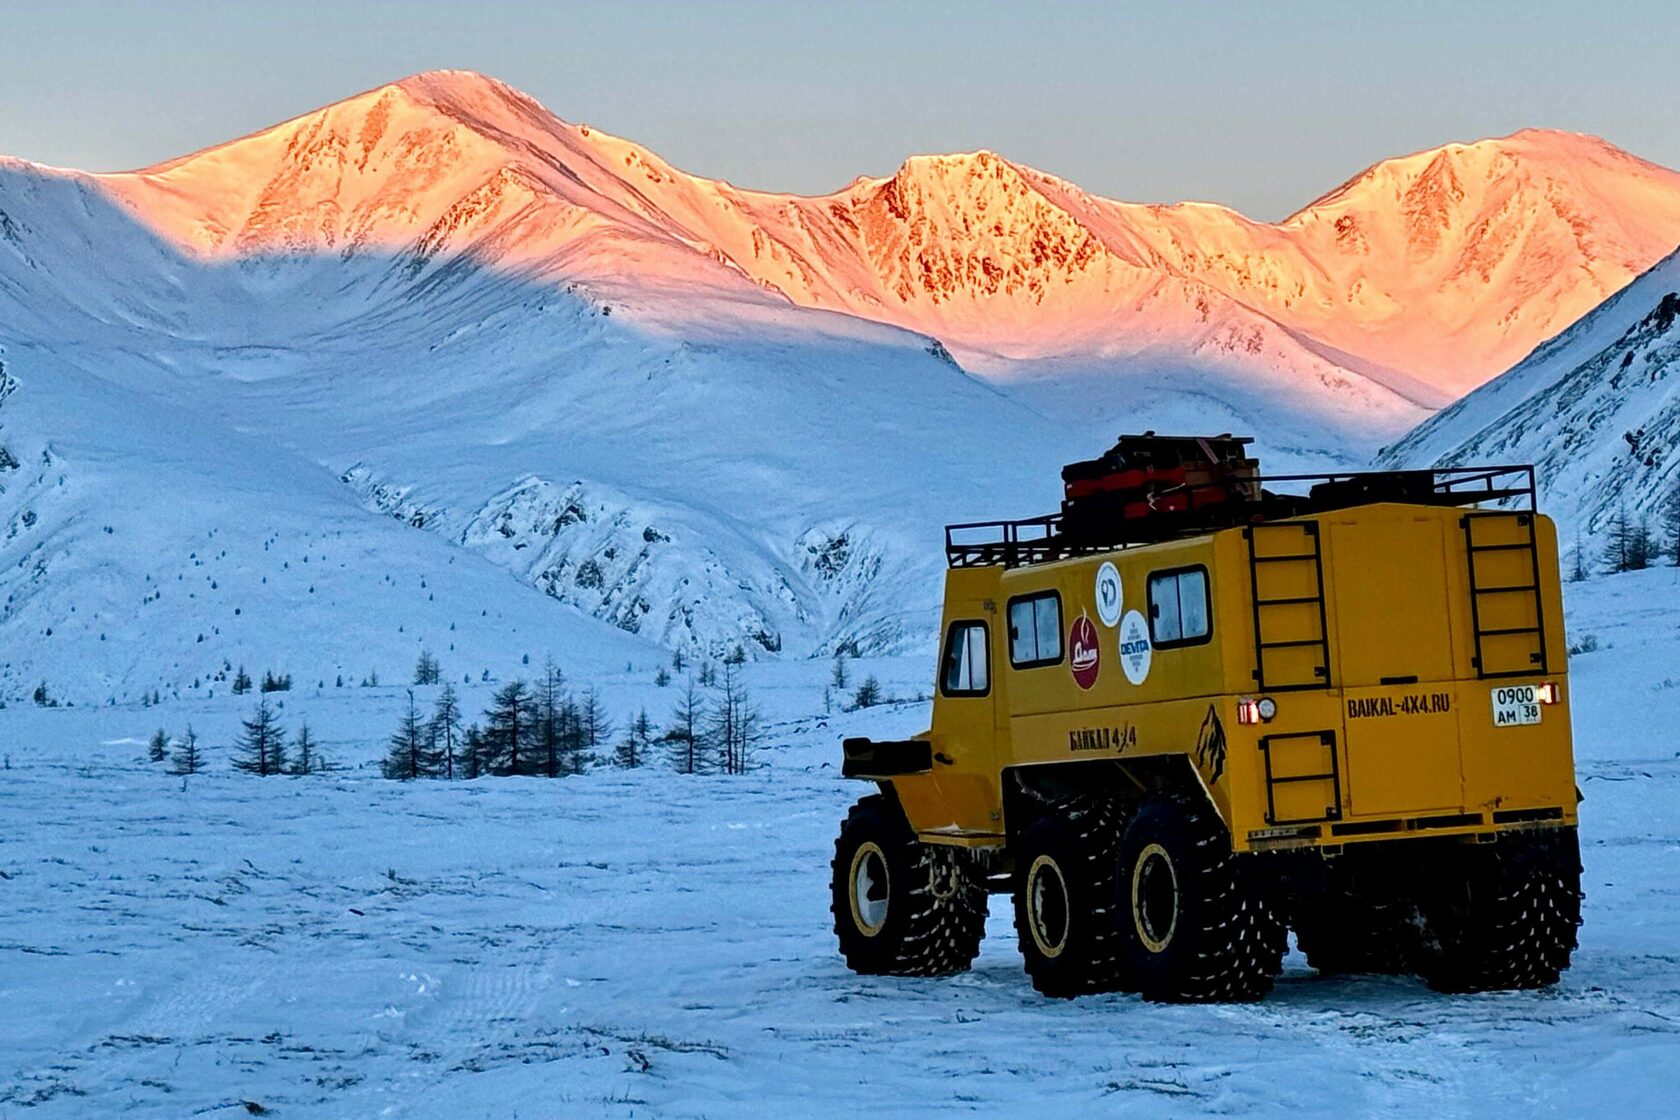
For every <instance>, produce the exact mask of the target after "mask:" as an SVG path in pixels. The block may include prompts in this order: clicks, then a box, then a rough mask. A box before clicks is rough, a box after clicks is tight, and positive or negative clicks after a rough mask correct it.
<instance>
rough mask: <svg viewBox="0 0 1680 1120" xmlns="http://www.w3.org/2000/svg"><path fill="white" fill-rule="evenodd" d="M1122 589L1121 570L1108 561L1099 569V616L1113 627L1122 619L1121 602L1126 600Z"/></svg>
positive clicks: (1107, 624) (1104, 622)
mask: <svg viewBox="0 0 1680 1120" xmlns="http://www.w3.org/2000/svg"><path fill="white" fill-rule="evenodd" d="M1124 601H1125V600H1124V595H1123V594H1122V592H1121V590H1120V572H1119V570H1118V569H1117V568H1115V566H1114V565H1113V564H1111V563H1109V562H1107V561H1104V562H1103V566H1102V567H1100V568H1098V569H1097V617H1098V618H1100V619H1102V624H1103V625H1104V626H1108V627H1113V626H1114V624H1115V623H1117V622H1119V621H1120V604H1121V603H1122V602H1124Z"/></svg>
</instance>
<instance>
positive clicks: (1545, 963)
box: [1419, 828, 1584, 993]
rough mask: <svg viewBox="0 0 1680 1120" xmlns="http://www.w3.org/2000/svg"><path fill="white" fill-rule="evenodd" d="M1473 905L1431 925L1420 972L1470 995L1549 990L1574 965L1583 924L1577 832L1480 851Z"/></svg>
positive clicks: (1444, 988) (1506, 841)
mask: <svg viewBox="0 0 1680 1120" xmlns="http://www.w3.org/2000/svg"><path fill="white" fill-rule="evenodd" d="M1476 855H1477V857H1478V858H1476V859H1475V860H1474V861H1473V862H1472V865H1471V868H1470V873H1469V879H1468V884H1467V886H1468V899H1469V905H1468V906H1467V907H1466V908H1465V909H1464V911H1463V912H1461V913H1459V914H1457V915H1456V916H1455V917H1454V919H1452V920H1446V921H1443V920H1440V919H1436V920H1434V921H1431V922H1426V926H1428V927H1431V928H1429V930H1428V935H1427V936H1426V938H1425V941H1426V948H1425V950H1424V952H1423V954H1422V958H1423V959H1422V961H1421V965H1420V969H1419V971H1420V973H1421V974H1422V976H1423V978H1424V980H1425V982H1427V983H1428V984H1429V986H1430V987H1431V988H1434V989H1435V990H1437V991H1441V992H1452V993H1467V992H1489V991H1510V990H1525V989H1534V988H1545V987H1549V986H1551V985H1553V984H1556V983H1557V982H1558V979H1559V976H1560V974H1561V973H1562V972H1563V971H1564V970H1565V969H1567V968H1568V967H1569V962H1570V958H1571V956H1572V954H1573V953H1574V951H1575V949H1576V947H1577V941H1578V937H1577V930H1578V929H1579V928H1580V925H1581V902H1582V899H1583V897H1584V896H1583V895H1582V893H1581V853H1580V846H1579V840H1578V838H1577V836H1576V832H1575V830H1574V829H1573V828H1560V829H1555V830H1552V831H1550V832H1544V833H1529V834H1525V835H1520V836H1510V837H1505V838H1503V839H1501V840H1500V842H1499V843H1498V844H1495V845H1491V846H1489V847H1488V848H1485V849H1482V850H1479V851H1478V852H1477V853H1476Z"/></svg>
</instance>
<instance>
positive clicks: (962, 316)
mask: <svg viewBox="0 0 1680 1120" xmlns="http://www.w3.org/2000/svg"><path fill="white" fill-rule="evenodd" d="M93 178H94V179H95V180H96V181H97V182H98V183H99V184H100V185H102V186H103V187H104V188H105V189H106V190H108V191H110V192H112V193H114V194H116V195H118V196H120V197H121V198H122V199H123V200H125V201H126V202H127V204H128V205H129V207H130V208H131V209H132V210H133V211H134V212H135V213H137V214H138V215H139V217H140V218H141V219H142V220H143V221H144V222H146V223H147V224H148V225H149V226H151V227H152V228H153V229H154V230H156V231H158V232H160V233H161V234H163V235H164V236H166V237H167V238H168V239H169V240H171V241H172V242H174V243H175V244H176V245H177V246H180V247H183V248H186V249H188V250H190V251H192V252H193V253H195V254H200V255H203V256H208V257H247V256H253V255H271V254H281V255H287V254H299V253H304V254H316V253H331V254H335V255H342V256H345V257H353V256H355V255H356V254H358V253H361V252H365V251H369V250H378V251H379V252H381V253H387V254H388V253H392V252H396V253H400V254H403V255H405V256H406V258H407V259H408V260H409V261H410V262H412V264H413V265H414V266H415V267H417V268H418V267H424V266H425V265H426V264H427V263H428V262H431V261H433V260H435V259H447V258H449V257H450V256H452V255H456V254H470V255H471V258H472V259H473V260H475V261H478V262H480V263H488V264H494V265H499V266H502V267H507V268H509V269H513V270H517V271H518V272H520V273H521V274H529V275H538V276H543V277H552V278H557V279H564V280H567V281H578V282H583V283H588V284H592V285H594V286H596V287H598V288H603V289H605V290H607V291H614V292H635V291H646V290H650V289H654V290H669V291H672V292H678V293H680V292H683V291H691V290H694V289H696V288H699V289H705V290H708V291H713V292H722V293H725V294H729V295H731V296H732V297H733V298H738V299H741V300H743V301H745V302H746V303H750V302H752V301H754V300H761V299H763V298H766V295H768V297H769V298H772V299H774V298H776V297H778V296H779V297H782V298H784V299H786V300H788V301H791V302H792V303H794V304H798V305H803V306H809V307H817V308H826V309H831V310H836V311H842V312H846V313H849V314H852V315H858V316H863V317H866V318H870V319H876V320H880V321H883V322H887V323H891V324H895V325H898V326H903V327H907V328H910V329H912V330H916V331H920V332H924V333H927V334H930V335H933V336H936V337H938V338H939V339H940V340H942V341H943V342H944V343H945V344H946V345H947V346H948V347H949V348H950V350H951V351H952V352H953V353H954V354H955V355H956V356H957V357H958V359H959V360H961V361H962V362H963V363H964V365H965V366H968V367H969V368H972V369H975V370H977V371H980V372H983V373H988V374H991V375H993V376H998V377H1007V376H1008V375H1009V372H1010V367H1011V364H1012V363H1014V362H1018V361H1022V360H1032V359H1063V358H1066V357H1068V356H1070V355H1075V356H1082V357H1088V358H1092V359H1102V360H1108V361H1112V360H1119V359H1128V358H1147V357H1159V356H1163V355H1165V356H1177V357H1185V356H1189V357H1191V358H1194V359H1196V360H1205V361H1213V362H1224V363H1227V364H1229V363H1236V364H1239V365H1253V366H1256V367H1264V368H1265V369H1267V370H1270V371H1272V373H1273V374H1275V375H1277V376H1280V377H1285V378H1287V377H1294V378H1300V377H1303V376H1304V377H1310V378H1316V379H1318V380H1320V381H1323V382H1325V383H1327V384H1328V383H1332V382H1350V383H1353V382H1362V381H1370V382H1375V383H1376V385H1377V386H1381V387H1383V388H1385V389H1386V390H1392V391H1394V392H1396V393H1398V394H1399V395H1400V396H1402V397H1404V398H1406V399H1408V400H1410V401H1412V402H1414V403H1415V404H1421V405H1424V406H1426V407H1435V406H1438V405H1440V404H1442V403H1444V402H1445V401H1447V400H1450V399H1451V398H1453V397H1456V396H1458V395H1460V394H1462V393H1463V392H1465V391H1467V390H1468V389H1470V388H1473V387H1474V386H1476V385H1478V384H1480V383H1481V382H1483V381H1485V380H1487V379H1488V378H1490V377H1492V376H1494V375H1495V374H1497V373H1499V372H1500V371H1502V370H1503V369H1505V368H1506V367H1508V366H1510V365H1511V364H1512V363H1514V362H1515V361H1517V360H1519V359H1521V358H1522V357H1523V356H1524V355H1525V354H1527V353H1528V352H1529V351H1530V350H1531V349H1532V348H1533V347H1534V346H1536V345H1537V344H1539V343H1540V342H1542V341H1544V340H1545V339H1547V338H1549V337H1551V336H1552V335H1554V334H1556V333H1557V332H1558V331H1560V330H1562V329H1563V328H1565V327H1567V326H1568V325H1569V324H1570V323H1571V322H1573V321H1574V320H1575V319H1576V318H1578V317H1579V316H1581V315H1582V314H1584V313H1585V312H1587V311H1588V310H1590V309H1591V308H1592V307H1594V306H1596V305H1597V304H1598V303H1600V302H1601V301H1603V300H1604V299H1605V298H1606V297H1607V296H1608V295H1610V294H1611V293H1613V292H1615V291H1616V290H1618V289H1619V288H1621V287H1622V286H1623V285H1625V284H1626V283H1627V282H1628V281H1629V280H1630V279H1632V278H1633V277H1634V276H1636V275H1638V274H1639V273H1640V272H1641V271H1642V270H1644V269H1645V268H1647V267H1649V266H1650V265H1651V264H1653V263H1654V262H1656V261H1657V260H1659V259H1660V258H1661V257H1662V256H1664V255H1665V254H1666V253H1667V252H1668V251H1669V250H1671V249H1672V248H1673V247H1674V246H1675V244H1676V243H1677V242H1680V173H1676V172H1673V171H1670V170H1667V169H1665V168H1662V167H1658V166H1656V165H1654V164H1650V163H1646V162H1644V161H1642V160H1639V159H1636V158H1634V157H1633V156H1630V155H1628V154H1627V153H1625V152H1622V151H1620V150H1618V149H1616V148H1614V147H1612V146H1611V145H1609V144H1607V143H1605V142H1603V141H1601V140H1597V139H1594V138H1592V137H1588V136H1580V135H1575V134H1571V133H1564V132H1553V131H1542V130H1527V131H1523V132H1519V133H1516V134H1515V135H1512V136H1508V137H1504V138H1502V139H1496V140H1483V141H1480V142H1477V143H1474V144H1449V145H1447V146H1445V147H1442V148H1437V149H1433V150H1430V151H1425V152H1419V153H1416V154H1414V155H1410V156H1404V157H1401V158H1397V159H1391V160H1386V161H1384V162H1382V163H1379V164H1376V165H1375V166H1373V167H1371V168H1369V169H1367V170H1366V171H1364V172H1362V173H1361V174H1359V175H1357V176H1355V177H1354V178H1352V179H1350V180H1349V181H1348V182H1346V183H1344V184H1343V185H1342V186H1340V187H1338V188H1336V189H1335V190H1334V191H1332V192H1330V193H1329V194H1326V195H1325V196H1323V197H1322V198H1320V199H1318V200H1317V201H1315V202H1313V203H1311V204H1310V205H1308V206H1307V207H1306V208H1304V209H1302V210H1301V211H1299V212H1298V213H1296V214H1294V215H1293V216H1291V217H1289V218H1288V219H1286V220H1284V221H1282V222H1277V223H1264V222H1256V221H1251V220H1250V219H1248V218H1245V217H1243V216H1242V215H1241V214H1238V213H1236V212H1235V211H1232V210H1229V209H1226V208H1224V207H1220V206H1216V205H1210V204H1204V203H1178V204H1174V205H1142V204H1135V203H1126V202H1116V201H1113V200H1110V199H1105V198H1098V197H1095V196H1092V195H1089V194H1086V193H1085V192H1083V191H1081V190H1080V189H1079V188H1078V187H1076V186H1074V185H1073V184H1071V183H1068V182H1066V181H1063V180H1061V179H1057V178H1055V177H1054V176H1051V175H1047V174H1044V173H1043V172H1039V171H1035V170H1033V169H1032V168H1029V167H1024V166H1021V165H1018V164H1015V163H1012V162H1010V161H1009V160H1007V159H1005V158H1003V157H1001V156H999V155H996V154H994V153H991V152H986V151H981V152H974V153H968V154H962V155H950V156H918V157H914V158H912V159H909V160H907V161H906V162H905V164H904V165H903V166H902V167H901V168H900V169H899V170H898V172H897V173H896V174H894V175H893V176H891V177H890V178H886V179H868V178H862V179H858V180H856V181H855V182H853V183H852V184H850V185H849V186H847V187H845V188H844V189H842V190H840V191H837V192H835V193H834V194H830V195H825V196H821V197H801V196H795V195H787V194H773V193H766V192H758V191H750V190H742V189H738V188H736V187H734V186H732V185H730V184H729V183H726V182H722V181H718V180H712V179H704V178H699V177H696V176H692V175H688V174H685V173H683V172H681V171H679V170H677V169H676V168H673V167H671V166H670V165H669V164H667V163H666V162H664V161H663V160H661V159H660V158H659V157H658V156H656V155H654V154H653V153H651V152H649V151H647V150H646V149H644V148H641V147H638V146H637V145H635V144H633V143H630V142H628V141H625V140H621V139H618V138H616V137H613V136H608V135H606V134H604V133H601V132H598V131H595V130H593V129H590V128H588V127H587V126H582V125H575V124H570V123H568V122H566V121H563V120H561V119H560V118H558V117H556V116H554V115H553V114H552V113H550V112H548V111H547V110H546V109H544V108H543V107H542V106H541V105H539V104H538V103H537V102H535V101H534V100H532V99H531V98H529V97H527V96H525V95H524V94H521V93H519V92H518V91H517V90H514V89H512V88H510V87H508V86H506V85H504V84H502V83H500V82H497V81H495V80H493V79H490V78H486V77H483V76H481V75H478V74H473V73H469V72H461V71H442V72H433V73H426V74H419V75H416V76H414V77H410V78H407V79H405V80H403V81H400V82H397V83H394V84H392V85H387V86H383V87H381V88H379V89H375V90H371V91H369V92H367V93H364V94H361V95H359V96H356V97H353V98H350V99H348V100H346V101H343V102H340V103H338V104H336V105H332V106H329V107H328V108H325V109H321V110H318V111H316V112H313V113H310V114H307V115H305V116H302V117H299V118H297V119H295V120H292V121H288V122H286V123H284V124H281V125H278V126H276V127H274V128H271V129H268V130H266V131H263V132H259V133H256V134H254V135H252V136H248V137H245V138H243V139H240V140H235V141H233V142H231V143H228V144H224V145H221V146H219V147H216V148H211V149H208V150H206V151H203V152H199V153H196V154H194V155H190V156H187V157H185V158H182V159H179V160H175V161H173V162H170V163H167V164H163V165H160V166H158V167H153V168H150V169H147V170H144V171H138V172H133V173H127V174H118V175H103V176H96V177H93ZM1373 390H1375V386H1373Z"/></svg>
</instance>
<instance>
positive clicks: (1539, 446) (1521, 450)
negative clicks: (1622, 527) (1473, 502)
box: [1382, 252, 1680, 547]
mask: <svg viewBox="0 0 1680 1120" xmlns="http://www.w3.org/2000/svg"><path fill="white" fill-rule="evenodd" d="M1382 461H1383V462H1385V463H1390V464H1395V465H1407V466H1410V465H1430V464H1440V465H1449V464H1462V463H1473V462H1517V463H1528V462H1532V463H1534V464H1535V465H1536V467H1537V468H1538V470H1539V477H1540V484H1541V487H1542V489H1543V491H1544V494H1545V498H1546V505H1547V508H1548V509H1549V510H1550V511H1551V512H1553V513H1555V514H1556V515H1558V516H1559V517H1561V518H1562V519H1563V520H1564V521H1565V522H1566V523H1568V525H1569V526H1570V527H1572V528H1574V529H1576V530H1579V532H1580V533H1581V534H1582V537H1583V540H1584V541H1585V542H1586V545H1585V547H1591V546H1592V545H1593V544H1595V543H1597V539H1598V538H1599V537H1600V536H1601V535H1602V534H1603V533H1604V531H1605V530H1606V529H1607V528H1608V527H1609V525H1610V522H1611V521H1612V520H1613V519H1615V518H1617V517H1620V516H1621V515H1622V514H1623V512H1624V511H1625V513H1626V516H1627V517H1628V518H1629V520H1630V522H1633V523H1638V522H1639V521H1642V520H1643V521H1644V522H1646V523H1647V524H1648V525H1649V526H1650V528H1651V529H1652V530H1653V531H1660V527H1661V520H1662V518H1663V516H1664V514H1666V513H1667V511H1668V509H1669V508H1670V503H1673V502H1675V501H1677V500H1680V252H1676V253H1675V254H1673V255H1671V256H1669V257H1668V258H1666V259H1665V260H1663V261H1661V262H1660V263H1658V264H1657V265H1656V266H1655V267H1653V268H1652V269H1650V270H1649V271H1648V272H1646V273H1645V274H1644V275H1643V276H1641V277H1639V278H1638V279H1637V280H1635V281H1634V282H1633V283H1632V284H1629V285H1628V286H1627V287H1626V288H1624V289H1623V290H1622V291H1621V292H1619V293H1617V294H1616V295H1615V296H1613V297H1611V298H1610V299H1609V300H1607V301H1606V302H1605V303H1604V304H1603V306H1601V307H1599V308H1597V309H1595V310H1594V311H1593V312H1591V313H1590V314H1588V315H1586V316H1585V317H1583V318H1582V319H1581V321H1580V322H1578V323H1576V324H1575V325H1574V326H1572V327H1570V328H1569V329H1568V330H1567V331H1564V332H1563V333H1562V334H1560V335H1558V336H1557V337H1556V338H1554V339H1552V340H1551V341H1549V342H1547V343H1546V344H1545V345H1543V346H1541V347H1539V348H1538V349H1536V350H1535V351H1534V352H1533V353H1532V354H1530V355H1529V356H1528V357H1527V358H1526V359H1524V360H1523V361H1522V362H1520V363H1518V364H1517V365H1516V366H1515V367H1514V368H1512V369H1511V370H1510V372H1508V373H1506V374H1504V375H1503V376H1501V377H1499V378H1497V379H1496V380H1494V381H1492V382H1490V383H1488V384H1487V385H1485V386H1483V387H1482V388H1481V389H1478V390H1477V391H1476V392H1474V393H1471V394H1470V395H1469V396H1467V397H1465V398H1464V399H1463V400H1461V401H1459V402H1458V403H1456V404H1454V405H1453V406H1452V407H1450V408H1448V409H1446V410H1444V411H1442V412H1441V413H1439V414H1438V415H1437V416H1435V417H1434V418H1433V419H1432V420H1430V421H1429V422H1428V423H1426V424H1424V425H1422V426H1421V427H1419V428H1418V429H1417V430H1416V431H1414V432H1412V433H1411V434H1410V435H1408V436H1407V437H1406V438H1405V439H1403V440H1401V441H1400V442H1399V443H1397V444H1395V445H1394V446H1393V447H1391V448H1388V449H1387V450H1386V451H1384V453H1383V455H1382Z"/></svg>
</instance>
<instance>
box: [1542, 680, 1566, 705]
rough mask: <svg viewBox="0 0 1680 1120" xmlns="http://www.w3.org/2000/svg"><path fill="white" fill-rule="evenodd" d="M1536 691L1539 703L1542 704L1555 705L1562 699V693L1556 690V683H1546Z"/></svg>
mask: <svg viewBox="0 0 1680 1120" xmlns="http://www.w3.org/2000/svg"><path fill="white" fill-rule="evenodd" d="M1536 691H1537V692H1538V693H1539V694H1540V703H1542V704H1556V703H1557V702H1558V701H1559V700H1561V699H1563V692H1562V690H1561V689H1559V688H1558V686H1557V682H1556V681H1547V682H1546V683H1545V684H1542V685H1541V686H1540V687H1539V688H1538V689H1537V690H1536Z"/></svg>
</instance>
